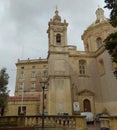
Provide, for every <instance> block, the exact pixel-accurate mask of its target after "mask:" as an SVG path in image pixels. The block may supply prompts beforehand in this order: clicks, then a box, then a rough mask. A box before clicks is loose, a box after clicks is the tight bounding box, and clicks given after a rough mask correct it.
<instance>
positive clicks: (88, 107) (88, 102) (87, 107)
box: [83, 99, 91, 112]
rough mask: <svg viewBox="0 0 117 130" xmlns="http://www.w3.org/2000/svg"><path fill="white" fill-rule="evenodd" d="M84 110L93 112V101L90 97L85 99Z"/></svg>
mask: <svg viewBox="0 0 117 130" xmlns="http://www.w3.org/2000/svg"><path fill="white" fill-rule="evenodd" d="M83 106H84V112H91V103H90V101H89V100H88V99H85V100H84V101H83Z"/></svg>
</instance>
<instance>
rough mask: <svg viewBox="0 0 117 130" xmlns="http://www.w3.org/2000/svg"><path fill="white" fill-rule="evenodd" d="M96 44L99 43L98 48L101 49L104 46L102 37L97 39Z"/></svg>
mask: <svg viewBox="0 0 117 130" xmlns="http://www.w3.org/2000/svg"><path fill="white" fill-rule="evenodd" d="M96 43H97V47H98V48H100V47H101V46H102V39H101V38H100V37H98V38H97V39H96Z"/></svg>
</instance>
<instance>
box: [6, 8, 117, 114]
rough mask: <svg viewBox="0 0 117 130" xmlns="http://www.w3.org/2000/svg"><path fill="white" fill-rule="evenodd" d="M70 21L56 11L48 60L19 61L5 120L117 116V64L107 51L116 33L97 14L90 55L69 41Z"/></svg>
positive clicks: (87, 39)
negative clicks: (109, 39) (106, 42)
mask: <svg viewBox="0 0 117 130" xmlns="http://www.w3.org/2000/svg"><path fill="white" fill-rule="evenodd" d="M67 28H68V23H67V21H66V20H63V21H62V19H61V17H60V15H59V11H58V10H57V9H56V11H55V15H54V16H53V18H52V19H50V21H49V22H48V29H47V34H48V55H47V58H46V59H41V58H39V59H30V58H29V59H26V60H21V59H18V61H17V63H16V67H17V72H16V86H15V96H13V97H9V100H8V105H7V108H6V110H5V115H8V116H11V115H12V116H16V115H20V114H21V111H23V112H25V114H26V115H41V114H42V102H43V98H44V112H45V113H46V114H48V115H58V114H60V113H63V112H64V113H67V114H69V115H78V114H79V113H80V112H92V113H93V114H94V115H96V114H98V113H102V112H104V111H106V112H108V113H109V114H110V115H117V79H116V78H115V76H114V75H113V70H114V68H115V67H116V64H115V63H113V62H112V59H111V57H110V55H109V54H108V52H107V50H106V49H105V46H104V42H103V41H104V39H105V38H106V37H107V36H108V35H109V34H110V33H112V32H115V31H117V28H113V27H112V26H111V25H110V23H109V21H108V19H107V18H105V16H104V10H103V9H102V8H98V9H97V10H96V20H95V21H94V22H93V23H92V24H91V25H89V26H88V27H87V28H86V30H85V31H84V33H83V34H82V36H81V38H82V40H83V44H84V51H78V50H77V48H76V46H73V45H69V44H68V42H67Z"/></svg>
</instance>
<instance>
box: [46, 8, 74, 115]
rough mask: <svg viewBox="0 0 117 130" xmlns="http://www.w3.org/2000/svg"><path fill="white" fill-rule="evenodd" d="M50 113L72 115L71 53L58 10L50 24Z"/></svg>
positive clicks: (65, 27) (64, 23) (64, 25)
mask: <svg viewBox="0 0 117 130" xmlns="http://www.w3.org/2000/svg"><path fill="white" fill-rule="evenodd" d="M48 26H49V27H48V31H47V33H48V39H49V52H48V77H49V79H48V82H49V87H48V90H49V91H48V92H49V93H48V113H49V114H51V115H56V114H58V113H61V112H67V113H69V114H70V115H71V114H72V102H71V81H70V74H69V73H70V72H69V51H68V47H67V26H68V23H66V21H65V20H64V22H61V17H60V16H59V12H58V10H56V11H55V16H54V17H53V19H51V20H50V22H49V23H48Z"/></svg>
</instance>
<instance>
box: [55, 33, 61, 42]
mask: <svg viewBox="0 0 117 130" xmlns="http://www.w3.org/2000/svg"><path fill="white" fill-rule="evenodd" d="M56 42H58V43H60V42H61V35H60V34H57V35H56Z"/></svg>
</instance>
